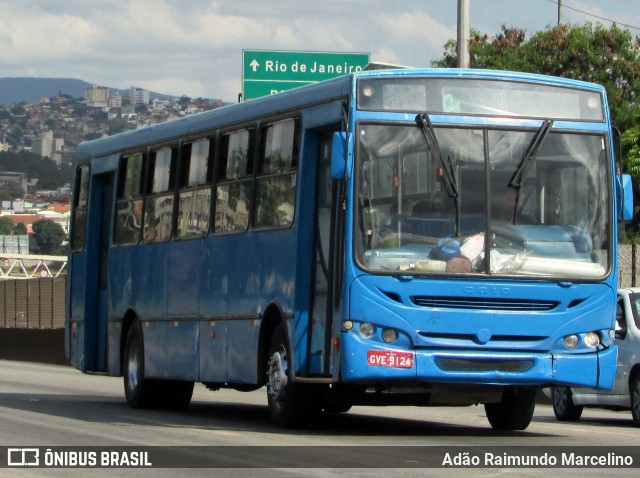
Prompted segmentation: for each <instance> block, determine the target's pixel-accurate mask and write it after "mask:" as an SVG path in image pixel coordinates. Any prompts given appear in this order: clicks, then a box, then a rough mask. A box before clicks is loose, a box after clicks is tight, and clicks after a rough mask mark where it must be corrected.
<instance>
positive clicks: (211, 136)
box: [173, 132, 220, 241]
mask: <svg viewBox="0 0 640 478" xmlns="http://www.w3.org/2000/svg"><path fill="white" fill-rule="evenodd" d="M204 140H206V141H208V142H209V151H208V153H207V158H206V168H207V170H206V174H205V178H204V182H202V183H197V184H195V185H189V178H188V177H186V178H185V176H184V174H185V171H184V166H185V162H186V152H185V149H186V148H187V147H189V166H190V167H191V163H190V160H191V151H192V149H191V146H192V145H193V144H194V143H196V142H198V141H204ZM219 143H220V141H219V139H218V135H217V134H216V133H215V132H209V133H207V134H204V135H199V136H192V137H188V138H184V139H183V140H182V141H181V142H180V144H179V146H178V164H177V187H176V205H175V211H174V214H175V220H174V231H173V237H174V239H175V240H177V241H184V240H190V239H202V238H204V237H207V236H208V235H209V234H210V233H211V218H212V217H214V214H215V212H214V201H213V197H214V193H213V186H214V177H215V166H216V159H217V153H218V145H219ZM202 191H208V192H209V204H208V205H207V207H206V210H207V212H208V214H209V216H208V218H207V226H206V228H203V229H202V234H188V233H185V234H181V233H180V227H179V226H180V215H181V198H182V195H183V194H189V193H191V194H197V193H199V192H202ZM205 194H206V193H205Z"/></svg>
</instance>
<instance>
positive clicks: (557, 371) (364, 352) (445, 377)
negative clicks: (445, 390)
mask: <svg viewBox="0 0 640 478" xmlns="http://www.w3.org/2000/svg"><path fill="white" fill-rule="evenodd" d="M617 355H618V348H617V346H611V347H608V348H606V349H603V350H599V351H597V352H593V353H586V354H569V353H564V354H563V353H558V354H556V353H553V354H552V353H534V352H497V351H491V352H482V351H468V350H458V351H455V350H401V349H393V348H383V347H380V346H371V345H369V344H367V343H366V342H364V341H362V340H360V339H358V338H355V337H354V336H353V335H351V334H343V341H342V357H343V360H342V366H341V373H342V379H343V381H344V382H360V383H362V382H374V383H385V382H388V383H390V384H391V383H393V382H398V381H404V380H411V381H419V382H446V383H461V384H463V383H466V384H485V385H503V386H508V385H513V386H533V387H544V386H551V385H564V386H573V387H589V388H599V389H606V390H610V389H611V388H612V387H613V380H614V377H615V367H616V360H617Z"/></svg>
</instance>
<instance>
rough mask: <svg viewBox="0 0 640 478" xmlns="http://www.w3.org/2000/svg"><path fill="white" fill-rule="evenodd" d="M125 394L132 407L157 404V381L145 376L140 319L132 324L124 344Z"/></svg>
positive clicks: (145, 406)
mask: <svg viewBox="0 0 640 478" xmlns="http://www.w3.org/2000/svg"><path fill="white" fill-rule="evenodd" d="M123 376H124V394H125V397H126V399H127V404H128V405H129V406H130V407H131V408H152V407H154V406H156V405H157V402H156V397H157V396H158V394H157V393H156V392H157V390H156V388H157V387H156V381H155V380H151V379H148V378H145V376H144V340H143V337H142V326H141V325H140V322H139V321H137V320H136V321H135V322H133V323H132V324H131V327H130V328H129V331H128V332H127V339H126V341H125V346H124V371H123Z"/></svg>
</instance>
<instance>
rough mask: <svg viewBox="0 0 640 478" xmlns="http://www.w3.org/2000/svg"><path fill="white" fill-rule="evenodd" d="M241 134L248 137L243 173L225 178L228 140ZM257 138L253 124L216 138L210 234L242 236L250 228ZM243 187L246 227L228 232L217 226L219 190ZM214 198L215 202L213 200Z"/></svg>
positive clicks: (222, 133)
mask: <svg viewBox="0 0 640 478" xmlns="http://www.w3.org/2000/svg"><path fill="white" fill-rule="evenodd" d="M242 132H247V133H248V135H249V137H248V140H247V143H246V146H247V153H246V164H245V173H244V174H243V175H240V176H234V177H233V178H232V179H228V178H227V168H228V157H229V151H228V148H229V139H228V138H230V137H231V136H232V135H234V134H240V133H242ZM257 137H258V127H257V125H256V124H255V123H253V122H252V123H250V124H243V125H238V126H236V127H235V128H233V129H226V130H224V131H222V132H221V133H220V135H219V136H218V142H217V143H218V144H217V149H216V152H217V154H216V158H215V159H216V161H215V173H214V178H215V179H214V181H213V191H214V192H213V193H212V203H213V205H212V207H213V214H212V217H213V225H212V226H211V225H210V229H211V232H212V234H214V235H215V236H223V235H229V234H242V233H246V232H247V231H248V230H249V227H250V226H251V215H252V212H253V203H254V201H255V197H254V196H255V193H254V191H255V163H256V158H255V156H256V149H257V144H256V143H257V139H258V138H257ZM235 186H239V187H245V188H248V194H245V195H244V197H246V198H247V200H248V202H249V204H248V208H247V223H246V226H245V227H244V228H243V229H242V228H241V229H233V230H228V229H224V228H222V226H218V224H217V222H218V209H219V204H218V201H219V196H220V194H219V192H220V190H221V188H231V187H235ZM214 197H215V200H214Z"/></svg>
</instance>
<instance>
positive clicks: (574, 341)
mask: <svg viewBox="0 0 640 478" xmlns="http://www.w3.org/2000/svg"><path fill="white" fill-rule="evenodd" d="M578 342H579V340H578V336H577V335H575V334H573V335H567V336H566V337H565V338H564V346H565V347H567V348H568V349H575V348H576V347H577V346H578Z"/></svg>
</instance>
